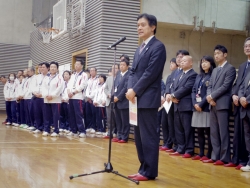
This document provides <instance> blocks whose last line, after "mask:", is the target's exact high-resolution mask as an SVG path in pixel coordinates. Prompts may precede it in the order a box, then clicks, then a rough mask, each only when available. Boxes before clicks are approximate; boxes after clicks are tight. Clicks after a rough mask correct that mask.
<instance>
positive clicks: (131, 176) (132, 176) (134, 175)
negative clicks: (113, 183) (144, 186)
mask: <svg viewBox="0 0 250 188" xmlns="http://www.w3.org/2000/svg"><path fill="white" fill-rule="evenodd" d="M138 175H140V174H139V173H137V174H132V175H128V178H134V177H136V176H138Z"/></svg>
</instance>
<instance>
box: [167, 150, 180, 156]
mask: <svg viewBox="0 0 250 188" xmlns="http://www.w3.org/2000/svg"><path fill="white" fill-rule="evenodd" d="M169 155H171V156H181V154H180V153H178V152H177V151H176V152H174V153H170V154H169Z"/></svg>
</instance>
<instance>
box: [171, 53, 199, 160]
mask: <svg viewBox="0 0 250 188" xmlns="http://www.w3.org/2000/svg"><path fill="white" fill-rule="evenodd" d="M192 66H193V60H192V57H191V56H184V57H183V58H182V60H181V68H182V73H181V75H179V76H178V77H177V78H176V80H175V81H174V85H173V87H174V90H173V93H172V94H171V100H172V102H173V103H174V124H175V126H176V129H175V136H176V140H177V143H178V148H177V150H176V152H174V153H170V155H171V156H180V155H181V154H183V156H182V157H183V158H191V157H192V155H193V154H194V133H193V129H192V127H191V120H192V114H193V105H192V97H191V93H192V88H193V85H194V82H195V78H196V76H197V73H196V72H195V71H194V70H193V69H192Z"/></svg>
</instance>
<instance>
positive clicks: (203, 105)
mask: <svg viewBox="0 0 250 188" xmlns="http://www.w3.org/2000/svg"><path fill="white" fill-rule="evenodd" d="M210 77H211V75H209V74H206V76H203V75H201V74H199V75H197V77H196V80H195V83H194V86H193V90H192V101H193V106H194V105H195V104H198V105H199V107H201V109H202V111H204V112H209V111H210V110H209V103H208V102H207V99H206V96H207V87H208V84H209V80H210ZM203 79H204V80H203ZM202 80H203V82H202V85H201V90H200V97H201V102H197V101H196V94H197V93H198V89H199V87H200V83H201V81H202ZM194 111H196V110H195V108H194Z"/></svg>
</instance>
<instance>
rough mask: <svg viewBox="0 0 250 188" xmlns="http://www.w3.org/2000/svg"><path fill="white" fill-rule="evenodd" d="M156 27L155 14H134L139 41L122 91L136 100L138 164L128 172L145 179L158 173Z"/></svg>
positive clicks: (160, 48)
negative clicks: (138, 166) (134, 171)
mask: <svg viewBox="0 0 250 188" xmlns="http://www.w3.org/2000/svg"><path fill="white" fill-rule="evenodd" d="M156 27H157V20H156V17H155V16H153V15H148V14H141V15H139V16H138V18H137V31H138V35H139V37H140V38H141V39H142V40H143V43H142V44H141V46H140V47H138V49H137V50H136V52H135V55H134V60H133V65H132V68H131V73H130V75H129V79H128V91H127V93H126V97H127V99H128V100H129V101H131V102H133V103H135V102H137V108H138V109H137V117H138V122H137V123H138V126H135V127H134V134H135V144H136V148H137V153H138V158H139V161H140V168H139V171H138V173H137V174H133V175H129V176H128V177H129V178H132V179H135V180H138V181H147V180H150V179H155V178H156V177H157V176H158V159H159V149H158V148H159V134H158V131H157V111H158V108H159V107H160V106H161V78H162V72H163V68H164V64H165V61H166V49H165V46H164V44H163V43H161V42H160V41H159V40H157V39H156V38H155V36H154V35H155V33H156ZM135 97H137V101H135Z"/></svg>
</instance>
